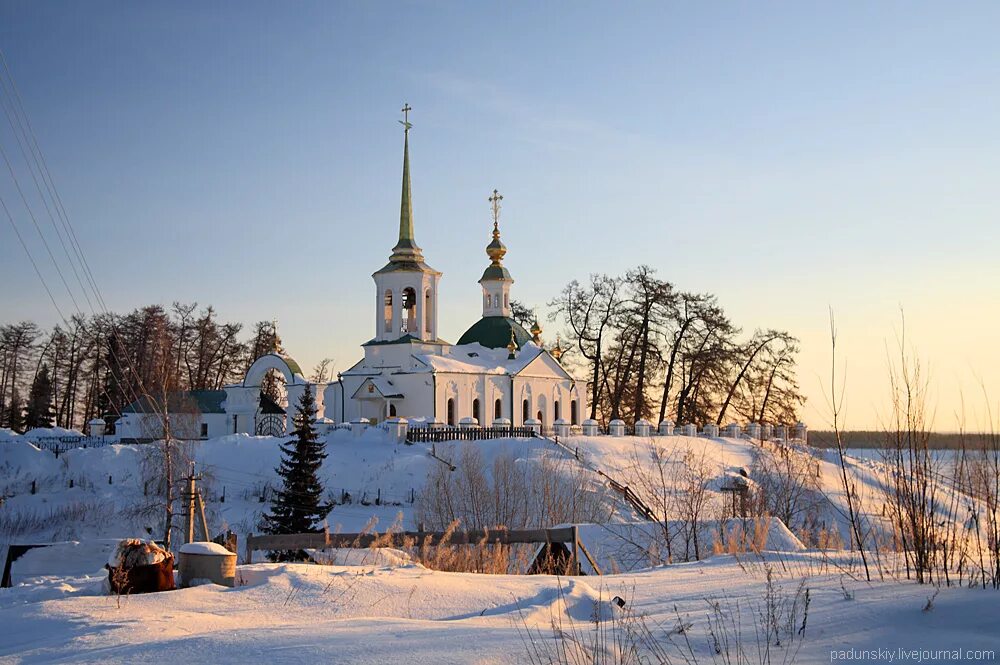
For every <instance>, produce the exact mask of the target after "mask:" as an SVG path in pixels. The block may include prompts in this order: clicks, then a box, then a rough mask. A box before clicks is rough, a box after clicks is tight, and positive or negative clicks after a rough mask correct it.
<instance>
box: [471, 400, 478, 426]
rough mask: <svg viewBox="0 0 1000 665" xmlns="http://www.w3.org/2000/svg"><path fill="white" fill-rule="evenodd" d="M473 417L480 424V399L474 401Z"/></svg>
mask: <svg viewBox="0 0 1000 665" xmlns="http://www.w3.org/2000/svg"><path fill="white" fill-rule="evenodd" d="M472 417H473V418H475V419H476V422H479V400H478V399H474V400H472Z"/></svg>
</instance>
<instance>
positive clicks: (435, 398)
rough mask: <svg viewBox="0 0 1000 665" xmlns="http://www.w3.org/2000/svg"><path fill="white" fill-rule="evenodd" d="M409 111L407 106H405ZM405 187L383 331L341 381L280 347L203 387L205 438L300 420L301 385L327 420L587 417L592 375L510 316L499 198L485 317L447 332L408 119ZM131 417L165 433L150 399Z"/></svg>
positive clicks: (520, 421) (382, 297) (137, 425)
mask: <svg viewBox="0 0 1000 665" xmlns="http://www.w3.org/2000/svg"><path fill="white" fill-rule="evenodd" d="M407 110H408V109H407ZM403 125H404V139H403V188H402V197H401V199H402V200H401V203H400V214H399V235H398V238H397V240H396V245H395V247H393V248H392V253H391V254H390V256H389V261H388V263H386V264H385V265H384V266H383V267H382V268H380V269H379V270H376V271H375V272H374V273H373V274H372V278H373V279H374V280H375V292H374V295H375V298H374V302H373V305H374V317H373V318H374V328H375V329H374V336H373V337H372V338H371V339H370V340H368V341H367V342H365V343H364V344H362V345H361V346H362V350H363V352H364V357H363V358H362V359H361V360H360V361H358V362H357V363H356V364H355V365H354V366H352V367H351V368H350V369H348V370H346V371H344V372H341V373H339V374H338V375H337V380H336V381H333V382H330V383H327V384H323V385H312V384H310V383H309V382H308V381H307V380H306V379H305V378H304V377H303V374H302V371H301V369H300V368H299V366H298V364H297V363H296V362H295V361H294V360H292V359H291V358H289V357H288V356H286V355H284V354H283V353H282V352H280V351H278V350H276V352H275V353H271V354H268V355H265V356H262V357H261V358H258V359H257V361H256V362H254V363H253V365H252V366H251V367H250V369H249V370H248V371H247V374H246V376H245V378H244V380H243V381H241V382H240V383H236V384H232V385H227V386H225V395H224V398H223V395H222V394H221V393H222V391H213V392H217V393H219V394H213V395H208V396H207V397H206V396H201V397H202V399H201V401H203V402H206V403H207V400H208V398H211V399H210V400H208V401H211V402H212V404H213V405H214V406H213V408H212V409H210V413H203V414H202V415H203V418H202V421H203V422H202V423H201V425H200V430H199V433H200V434H201V436H202V437H211V436H219V435H221V434H227V433H240V432H245V433H250V434H278V433H280V432H281V431H283V430H284V431H287V430H288V429H290V428H291V426H292V425H291V423H292V416H293V415H294V413H295V408H296V404H297V402H298V399H299V397H300V396H301V394H302V392H303V391H304V390H305V389H306V388H307V387H311V388H312V390H313V391H314V392H315V396H316V401H317V405H318V408H319V413H318V415H319V416H320V417H321V418H325V419H326V422H328V423H331V422H332V423H336V424H339V423H345V422H359V421H361V420H362V419H365V420H367V421H368V422H370V423H375V422H381V421H384V420H386V419H389V418H405V419H407V420H408V421H409V423H410V426H411V427H413V426H420V425H421V424H441V425H452V426H458V425H465V426H469V425H473V424H478V425H480V426H484V427H490V426H493V425H500V426H514V427H523V426H525V425H535V426H539V425H540V426H541V428H542V429H543V430H548V429H550V428H551V427H552V426H553V425H555V424H566V425H578V424H580V422H581V418H582V417H583V415H582V414H584V413H586V403H585V400H586V390H585V385H584V384H582V383H580V382H578V381H577V380H576V379H575V378H574V377H573V376H572V375H571V374H570V373H569V372H567V371H566V369H565V368H563V366H562V365H561V364H560V362H559V358H560V356H561V352H560V350H559V349H558V346H557V347H556V348H554V349H553V350H552V352H550V351H548V350H546V349H545V348H544V347H543V345H542V342H541V339H540V337H539V334H540V332H541V331H540V330H539V329H537V327H534V328H533V330H532V333H534V336H532V334H531V333H529V332H528V331H526V330H525V329H524V327H523V326H521V325H520V324H519V323H517V322H516V321H515V320H514V319H513V318H512V317H511V307H510V302H511V301H510V288H511V285H512V284H513V283H514V279H513V278H512V277H511V274H510V272H509V271H508V270H507V268H506V267H504V265H503V258H504V255H505V254H506V253H507V248H506V247H505V246H504V244H503V242H501V240H500V228H499V213H500V200H501V199H502V198H503V197H501V196H500V195H499V194H498V193H497V192H496V191H494V193H493V196H492V197H490V201H491V203H492V204H493V239H492V242H490V243H489V244H488V245H487V246H486V254H487V256H488V257H489V264H488V265H487V266H486V269H485V270H484V271H483V276H482V277H481V278H480V279H479V286H480V288H481V290H482V295H483V310H482V315H481V317H480V318H479V319H478V320H477V321H475V322H474V323H473V324H472V325H471V326H470V327H469V329H468V330H466V331H465V333H464V334H463V335H462V336H461V337H460V338H459V339H458V342H457V343H456V344H452V343H449V342H446V341H444V340H442V339H440V338H439V337H438V311H439V309H438V308H439V304H438V289H439V286H440V282H441V273H440V272H438V271H437V270H434V269H433V268H431V267H430V266H429V265H427V263H426V262H425V261H424V255H423V252H422V250H421V249H420V247H419V246H418V245H417V243H416V240H415V237H414V226H413V208H412V204H411V197H410V147H409V131H410V127H411V125H410V123H408V122H406V121H404V122H403ZM271 370H277V371H278V372H280V373H281V374H282V375H283V376H284V379H285V388H286V391H287V404H285V405H283V407H284V409H285V413H284V414H283V415H282V414H281V411H280V408H279V407H278V406H277V405H275V404H274V403H273V402H270V400H264V399H262V397H261V392H260V385H261V382H262V380H263V378H264V376H265V375H266V373H267V372H269V371H271ZM132 406H136V409H134V410H135V411H136V413H135V414H132V415H129V416H127V417H124V418H123V419H122V421H121V423H120V425H121V431H120V435H121V436H123V437H125V438H136V439H139V438H147V439H148V438H154V437H157V436H160V435H161V434H160V433H159V432H154V431H152V430H153V429H156V427H155V425H156V423H152V424H151V423H150V417H149V414H148V413H144V412H145V411H147V410H146V409H143V408H142V405H141V404H137V405H130V409H131V407H132Z"/></svg>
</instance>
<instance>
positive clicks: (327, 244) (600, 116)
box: [0, 0, 1000, 430]
mask: <svg viewBox="0 0 1000 665" xmlns="http://www.w3.org/2000/svg"><path fill="white" fill-rule="evenodd" d="M998 25H1000V4H996V3H987V2H982V3H978V2H967V3H960V4H952V3H904V2H879V3H863V2H857V3H679V2H672V3H653V2H649V3H645V2H633V3H568V2H559V3H555V2H546V3H503V4H501V3H490V4H487V3H457V2H397V3H388V2H373V3H333V2H320V3H309V2H296V3H292V4H285V3H261V2H246V3H244V2H241V3H235V2H224V3H211V4H208V5H206V4H204V3H191V2H181V3H152V2H142V3H123V2H119V3H108V2H89V3H71V2H48V3H36V2H27V1H21V0H18V1H14V0H0V49H2V50H3V53H4V54H5V56H6V58H7V61H8V63H9V65H10V68H11V71H12V73H13V75H14V77H15V79H16V81H17V83H18V86H19V90H20V93H21V98H22V101H23V104H24V107H25V110H26V111H27V113H28V115H29V118H30V121H31V123H32V125H33V128H34V130H35V133H36V135H37V138H38V141H39V143H40V145H41V148H42V150H43V151H44V153H45V157H46V159H47V162H48V166H49V168H50V170H51V171H52V173H53V176H54V179H55V182H56V185H57V187H58V189H59V193H60V195H61V198H62V201H63V203H64V205H65V207H66V209H67V211H68V213H69V217H70V219H71V220H72V222H73V224H74V227H75V229H76V232H77V234H78V236H79V238H80V241H81V245H82V247H83V250H84V252H85V253H86V256H87V258H88V260H89V262H90V265H91V267H92V269H93V272H94V275H95V278H96V280H97V282H98V284H99V286H100V287H101V290H102V292H103V295H104V298H105V300H106V301H107V304H108V306H109V308H110V309H112V310H115V311H127V310H129V309H131V308H134V307H137V306H141V305H145V304H150V303H161V304H163V305H169V304H170V303H171V302H172V301H175V300H180V301H185V302H191V301H197V302H198V303H201V304H205V305H207V304H212V305H214V306H215V308H216V310H217V311H218V313H219V315H220V317H221V318H222V319H223V320H237V321H242V322H244V323H246V324H247V326H249V325H250V324H252V322H254V321H257V320H261V319H271V318H276V319H277V320H278V322H279V330H280V333H281V336H282V338H283V340H284V345H285V348H286V349H287V350H288V351H289V353H290V354H291V355H293V356H294V357H295V358H296V359H297V360H298V361H299V363H300V364H301V365H302V366H303V367H305V368H308V367H311V366H313V365H314V364H315V363H316V362H318V361H319V360H320V359H322V358H324V357H332V358H334V360H335V365H336V369H340V370H343V369H346V368H347V367H349V366H350V365H352V364H353V363H354V362H355V361H356V360H357V359H358V358H359V357H360V355H361V350H360V348H359V345H360V344H361V343H363V342H364V341H366V340H368V339H369V338H371V337H372V335H373V332H374V330H373V326H374V318H375V316H374V312H373V311H372V305H373V298H372V294H373V289H374V284H373V282H372V280H371V273H372V272H374V271H375V270H377V269H378V268H380V267H381V266H382V265H383V264H384V263H385V261H386V260H387V258H388V255H389V253H390V249H391V247H392V246H393V244H394V243H395V239H396V231H397V228H398V219H399V216H398V215H399V189H400V188H399V179H400V169H401V155H402V132H401V130H400V126H399V124H398V123H397V122H396V121H397V120H398V119H400V113H399V109H400V107H401V106H402V105H403V103H404V102H408V103H409V104H410V105H412V107H413V112H412V114H411V116H410V120H411V122H413V124H414V129H413V132H412V134H411V144H410V148H411V172H412V180H413V201H414V220H415V229H416V239H417V242H418V244H419V245H420V246H421V247H422V248H423V250H424V255H425V258H426V260H427V262H428V263H429V264H430V265H431V266H433V267H434V268H436V269H438V270H441V271H442V272H443V273H444V276H443V278H442V282H441V292H440V309H441V312H440V319H439V329H440V332H441V334H442V337H444V338H445V339H448V340H451V341H455V340H456V339H457V338H458V337H459V336H460V335H461V333H462V332H463V331H464V330H465V328H467V327H468V326H469V325H471V324H472V323H473V322H474V321H475V320H477V319H478V318H479V316H480V314H481V298H480V291H479V286H478V285H477V284H476V281H477V280H478V278H479V276H480V275H481V273H482V270H483V268H484V267H485V266H486V265H487V263H488V260H487V258H486V255H485V253H484V248H485V245H486V244H487V243H488V242H489V232H490V229H491V221H490V214H489V204H488V203H487V197H488V196H489V193H490V191H492V189H493V188H494V187H496V188H497V189H499V190H500V191H501V193H502V194H503V195H504V209H503V213H502V217H501V229H502V232H503V239H504V242H505V243H506V244H507V247H508V250H509V251H508V255H507V258H506V259H505V264H506V265H507V267H508V268H509V269H510V271H511V273H512V274H513V276H514V278H515V280H516V282H515V284H514V287H513V290H512V295H513V297H515V298H517V299H518V300H521V301H523V302H525V303H526V304H529V305H533V306H537V307H539V310H540V312H543V311H544V305H545V303H546V302H547V301H548V300H550V299H551V298H552V297H553V296H554V295H555V294H556V293H558V291H559V290H560V289H561V288H562V287H563V286H564V285H565V284H566V283H567V282H568V281H570V280H572V279H579V280H581V281H583V280H586V278H587V276H588V274H590V273H592V272H606V273H610V274H620V273H624V272H625V271H626V270H627V269H629V268H631V267H634V266H636V265H638V264H642V263H645V264H649V265H650V266H653V267H654V268H656V269H657V271H658V274H659V275H660V276H661V277H662V278H664V279H667V280H668V281H670V282H672V283H673V284H674V285H675V286H676V287H677V288H679V289H683V290H689V291H698V292H711V293H714V294H715V295H717V296H718V298H719V301H720V303H721V304H722V305H723V306H724V307H725V309H726V310H727V312H728V313H729V314H730V316H731V317H732V319H733V320H734V321H735V322H736V323H737V324H738V325H740V326H742V327H743V328H744V330H745V331H747V333H750V332H752V331H753V329H754V328H757V327H777V328H782V329H786V330H788V331H790V332H791V333H792V334H793V335H796V336H797V337H799V338H800V340H801V345H802V353H801V356H800V359H799V378H800V383H801V386H802V388H803V390H804V392H805V394H806V395H807V397H808V399H809V401H808V404H807V406H806V408H805V410H804V418H805V420H806V422H808V423H809V424H810V425H811V426H812V427H813V428H816V429H820V428H823V427H825V426H826V425H827V424H828V421H829V408H828V406H827V399H826V395H827V394H828V392H829V390H828V389H827V388H826V387H827V386H828V385H829V372H830V333H829V311H830V309H831V308H832V309H833V311H834V312H835V315H836V321H837V328H838V333H839V335H838V356H839V360H840V366H839V369H838V371H839V372H841V373H846V384H845V395H846V409H845V414H844V415H845V416H846V426H847V427H849V428H854V429H862V428H870V427H875V426H877V425H878V423H879V420H880V418H881V417H883V416H884V415H885V414H886V412H887V408H888V402H887V397H888V382H887V379H886V356H887V352H889V353H891V352H892V350H893V348H894V347H895V344H896V338H897V335H898V334H899V331H900V317H901V312H903V313H905V318H906V339H907V345H908V346H909V347H910V348H911V349H912V350H913V351H914V352H915V353H916V355H917V356H919V358H920V359H922V361H923V362H925V363H926V365H927V366H928V368H929V372H930V376H931V379H932V391H931V404H932V407H933V409H934V411H935V413H936V418H935V421H934V426H935V428H936V429H939V430H954V429H957V427H958V424H959V418H958V414H960V413H963V412H964V414H965V420H966V424H967V426H969V427H977V426H978V427H982V426H984V425H985V419H984V417H983V416H984V411H985V407H986V403H987V400H986V399H985V398H984V395H983V388H982V386H981V384H982V385H983V386H985V389H986V392H987V393H988V394H989V395H990V396H991V398H992V404H993V408H994V410H993V416H994V418H997V408H996V407H997V403H998V400H1000V348H998V344H997V337H998V335H997V329H998V324H1000V260H998V259H1000V230H998V224H997V211H998V210H1000V188H998V187H997V180H996V179H997V173H998V172H1000V42H998V40H997V39H996V28H997V26H998ZM13 141H14V139H13V138H12V134H11V132H10V128H9V127H8V126H7V125H6V123H5V122H4V123H0V142H2V145H3V146H4V148H5V149H6V150H8V152H12V151H16V144H14V143H13ZM25 173H26V171H25ZM0 196H3V198H4V200H5V201H6V202H7V203H8V205H10V207H11V211H12V214H13V215H14V217H15V220H16V221H17V222H18V224H19V225H21V229H22V232H24V233H25V234H26V238H28V239H29V240H30V235H29V229H30V226H29V225H30V219H29V218H28V217H27V213H26V212H25V211H24V209H23V207H19V204H18V201H17V199H16V191H15V190H14V188H13V185H12V181H11V179H10V178H9V174H7V173H6V171H4V170H0ZM0 221H2V222H3V223H2V224H0V278H2V280H3V283H4V288H3V290H2V291H0V322H4V323H6V322H12V321H15V320H21V319H33V320H35V321H37V322H39V323H42V324H45V325H53V324H55V323H56V322H57V320H58V319H57V315H56V313H55V311H54V308H53V307H52V304H51V302H49V301H48V299H47V296H46V295H45V292H44V290H43V288H42V285H41V283H40V282H39V281H38V279H37V277H36V276H35V274H34V273H33V271H32V268H31V265H30V263H29V262H28V260H27V258H26V257H25V255H24V253H23V251H22V250H21V248H20V246H19V245H18V244H17V243H16V241H15V239H14V236H13V233H12V231H11V228H10V226H9V224H7V222H6V221H3V220H0ZM31 248H32V251H33V253H34V254H35V256H36V257H38V258H39V264H40V267H41V268H42V270H43V272H46V274H48V275H50V276H51V281H53V282H55V277H54V272H53V268H52V265H51V263H46V262H47V261H48V259H47V257H46V256H45V254H44V249H43V248H42V247H41V245H39V244H38V243H37V242H36V243H35V244H34V245H32V246H31ZM42 258H44V259H45V260H44V261H43V260H42ZM46 266H47V267H46ZM54 293H55V295H56V297H57V300H59V299H60V298H61V303H62V304H63V305H64V306H66V307H67V310H69V309H72V307H71V306H70V305H69V299H68V297H67V296H66V293H65V291H63V292H62V293H61V296H60V293H59V291H58V290H54ZM550 327H553V326H551V325H550ZM549 332H550V337H551V336H552V333H554V330H553V331H549Z"/></svg>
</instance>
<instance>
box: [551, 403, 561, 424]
mask: <svg viewBox="0 0 1000 665" xmlns="http://www.w3.org/2000/svg"><path fill="white" fill-rule="evenodd" d="M552 408H553V409H554V411H555V418H554V420H559V418H560V417H561V416H562V414H561V413H559V410H560V409H559V400H556V401H554V402H552Z"/></svg>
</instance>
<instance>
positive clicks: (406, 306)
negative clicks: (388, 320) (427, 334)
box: [402, 286, 417, 332]
mask: <svg viewBox="0 0 1000 665" xmlns="http://www.w3.org/2000/svg"><path fill="white" fill-rule="evenodd" d="M402 330H403V332H415V331H416V330H417V293H416V291H414V290H413V288H412V287H409V286H408V287H406V288H405V289H403V328H402Z"/></svg>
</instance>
